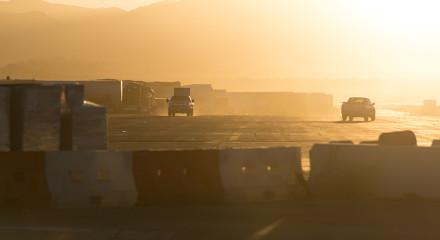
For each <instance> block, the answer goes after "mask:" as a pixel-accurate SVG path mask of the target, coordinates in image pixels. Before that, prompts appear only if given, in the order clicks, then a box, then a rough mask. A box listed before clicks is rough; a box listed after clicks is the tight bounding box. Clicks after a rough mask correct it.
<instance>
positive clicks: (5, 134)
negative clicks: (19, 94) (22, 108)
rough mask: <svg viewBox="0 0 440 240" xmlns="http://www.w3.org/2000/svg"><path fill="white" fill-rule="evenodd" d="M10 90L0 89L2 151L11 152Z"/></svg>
mask: <svg viewBox="0 0 440 240" xmlns="http://www.w3.org/2000/svg"><path fill="white" fill-rule="evenodd" d="M9 104H10V91H9V88H3V87H0V151H9V150H10V147H11V145H10V140H9V122H10V118H9V116H10V115H9Z"/></svg>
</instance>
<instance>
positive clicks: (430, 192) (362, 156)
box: [309, 144, 440, 199]
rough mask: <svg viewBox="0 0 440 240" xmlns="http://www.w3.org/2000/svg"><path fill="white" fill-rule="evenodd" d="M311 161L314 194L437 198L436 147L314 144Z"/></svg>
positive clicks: (439, 163)
mask: <svg viewBox="0 0 440 240" xmlns="http://www.w3.org/2000/svg"><path fill="white" fill-rule="evenodd" d="M310 161H311V165H310V167H311V172H310V178H309V186H310V191H311V194H312V195H313V196H316V197H324V198H353V199H383V198H391V199H401V198H425V199H440V188H439V187H438V183H439V182H440V149H439V148H429V147H411V146H365V145H357V146H356V145H332V144H330V145H322V144H316V145H314V146H313V148H312V150H311V155H310Z"/></svg>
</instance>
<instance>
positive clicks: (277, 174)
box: [219, 148, 304, 202]
mask: <svg viewBox="0 0 440 240" xmlns="http://www.w3.org/2000/svg"><path fill="white" fill-rule="evenodd" d="M219 156H220V157H219V161H220V172H221V177H222V184H223V187H224V189H225V200H226V201H227V202H254V201H269V200H286V199H292V198H298V197H300V196H301V195H302V194H304V185H303V184H302V183H303V182H302V181H301V178H302V170H301V149H300V148H270V149H269V148H268V149H226V150H220V151H219Z"/></svg>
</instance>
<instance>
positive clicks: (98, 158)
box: [46, 152, 137, 208]
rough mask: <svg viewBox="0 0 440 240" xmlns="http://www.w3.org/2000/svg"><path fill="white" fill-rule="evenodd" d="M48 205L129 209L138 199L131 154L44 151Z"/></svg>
mask: <svg viewBox="0 0 440 240" xmlns="http://www.w3.org/2000/svg"><path fill="white" fill-rule="evenodd" d="M46 173H47V180H48V184H49V190H50V192H51V194H52V201H51V206H52V207H55V208H57V207H58V208H64V207H66V208H69V207H129V206H134V205H135V203H136V200H137V190H136V186H135V182H134V176H133V160H132V153H131V152H47V153H46Z"/></svg>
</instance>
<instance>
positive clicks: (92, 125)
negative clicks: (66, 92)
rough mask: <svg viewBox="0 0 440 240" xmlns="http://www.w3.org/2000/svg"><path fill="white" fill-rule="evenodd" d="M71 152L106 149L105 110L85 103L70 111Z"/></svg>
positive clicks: (102, 107)
mask: <svg viewBox="0 0 440 240" xmlns="http://www.w3.org/2000/svg"><path fill="white" fill-rule="evenodd" d="M72 139H73V150H106V149H107V109H106V107H104V106H100V105H97V104H94V103H90V102H85V103H84V105H82V106H81V107H76V108H73V109H72Z"/></svg>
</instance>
